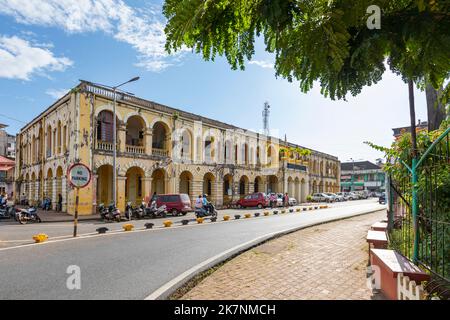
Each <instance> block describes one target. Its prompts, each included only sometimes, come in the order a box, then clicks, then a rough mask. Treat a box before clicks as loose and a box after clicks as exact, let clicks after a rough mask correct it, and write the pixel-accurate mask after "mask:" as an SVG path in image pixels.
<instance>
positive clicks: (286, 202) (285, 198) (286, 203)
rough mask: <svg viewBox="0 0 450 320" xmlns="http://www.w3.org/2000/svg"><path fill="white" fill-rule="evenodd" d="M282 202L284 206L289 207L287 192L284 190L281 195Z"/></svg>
mask: <svg viewBox="0 0 450 320" xmlns="http://www.w3.org/2000/svg"><path fill="white" fill-rule="evenodd" d="M283 204H284V206H285V207H289V194H288V193H287V192H286V193H285V195H284V197H283Z"/></svg>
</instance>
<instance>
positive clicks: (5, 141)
mask: <svg viewBox="0 0 450 320" xmlns="http://www.w3.org/2000/svg"><path fill="white" fill-rule="evenodd" d="M7 127H8V126H7V125H5V124H1V123H0V156H3V157H7V158H13V159H14V158H15V157H16V137H15V136H13V135H11V134H9V133H7V132H6V130H5V129H6V128H7Z"/></svg>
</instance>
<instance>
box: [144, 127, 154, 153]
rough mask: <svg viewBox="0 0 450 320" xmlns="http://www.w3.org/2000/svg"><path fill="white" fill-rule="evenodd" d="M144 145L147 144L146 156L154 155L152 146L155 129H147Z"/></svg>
mask: <svg viewBox="0 0 450 320" xmlns="http://www.w3.org/2000/svg"><path fill="white" fill-rule="evenodd" d="M144 141H145V142H144V143H145V154H147V155H151V154H152V145H153V129H151V128H147V129H146V130H145V132H144Z"/></svg>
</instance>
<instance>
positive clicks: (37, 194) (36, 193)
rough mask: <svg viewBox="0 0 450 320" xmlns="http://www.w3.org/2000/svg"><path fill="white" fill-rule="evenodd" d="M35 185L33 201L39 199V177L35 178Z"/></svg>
mask: <svg viewBox="0 0 450 320" xmlns="http://www.w3.org/2000/svg"><path fill="white" fill-rule="evenodd" d="M34 184H35V187H34V189H35V190H34V201H39V197H40V191H41V188H42V186H41V181H40V180H39V179H37V180H36V181H35V182H34Z"/></svg>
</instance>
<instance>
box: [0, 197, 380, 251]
mask: <svg viewBox="0 0 450 320" xmlns="http://www.w3.org/2000/svg"><path fill="white" fill-rule="evenodd" d="M374 201H375V200H374V199H370V200H359V201H348V202H341V203H334V204H331V205H330V206H331V207H343V206H354V205H359V204H363V203H373V202H374ZM298 207H302V206H297V207H293V208H294V209H296V208H298ZM280 209H282V208H279V209H278V210H280ZM275 210H277V209H275ZM263 211H273V210H270V209H262V210H258V209H244V210H242V209H240V210H238V209H229V210H220V211H219V218H218V220H222V217H223V216H224V215H230V216H231V217H232V218H233V217H234V215H235V214H240V215H241V216H243V215H244V214H245V213H251V214H253V213H255V212H260V213H261V215H262V212H263ZM184 219H188V220H192V221H194V220H195V215H194V213H189V214H187V215H186V216H178V217H172V216H170V215H168V216H167V218H165V219H162V218H161V219H143V220H138V221H136V220H133V221H132V224H133V225H134V226H135V227H136V228H144V224H145V223H147V222H152V223H154V224H155V227H158V226H162V223H163V221H164V220H172V221H173V222H174V223H175V224H181V220H184ZM124 223H126V222H125V221H123V222H122V223H115V222H112V223H105V222H102V221H92V220H89V221H80V222H79V225H78V234H79V235H80V234H90V233H96V229H97V228H99V227H107V228H108V229H109V230H110V231H120V230H122V225H123V224H124ZM37 233H45V234H47V235H48V236H49V237H50V238H54V237H57V238H58V237H71V236H72V234H73V223H71V222H54V223H39V224H38V223H34V224H27V225H20V224H19V223H18V222H15V221H14V220H2V221H0V248H4V247H10V246H17V245H22V244H27V243H33V240H32V237H33V235H35V234H37Z"/></svg>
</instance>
